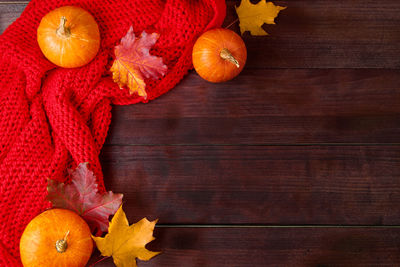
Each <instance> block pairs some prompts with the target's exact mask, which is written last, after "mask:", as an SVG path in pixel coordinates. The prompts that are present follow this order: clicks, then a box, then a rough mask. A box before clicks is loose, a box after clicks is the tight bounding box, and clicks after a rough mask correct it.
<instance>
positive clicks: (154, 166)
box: [101, 146, 400, 225]
mask: <svg viewBox="0 0 400 267" xmlns="http://www.w3.org/2000/svg"><path fill="white" fill-rule="evenodd" d="M101 159H102V166H103V170H104V176H105V183H106V186H107V188H108V190H112V191H114V192H119V193H123V194H124V195H125V196H124V203H125V204H124V208H125V210H126V211H127V213H128V214H131V216H136V217H145V216H146V217H149V218H152V219H155V218H159V219H160V223H162V224H175V223H177V224H285V225H287V224H325V225H332V224H340V225H342V224H348V225H398V224H400V205H399V202H400V182H399V177H400V146H106V147H104V148H103V152H102V155H101Z"/></svg>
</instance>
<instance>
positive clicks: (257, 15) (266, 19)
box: [235, 0, 286, 36]
mask: <svg viewBox="0 0 400 267" xmlns="http://www.w3.org/2000/svg"><path fill="white" fill-rule="evenodd" d="M235 8H236V13H237V15H238V17H239V21H240V23H239V27H240V32H241V33H242V34H243V33H244V32H245V31H250V34H251V35H257V36H260V35H268V33H267V32H266V31H264V30H263V28H261V26H262V25H263V24H264V23H267V24H275V21H274V20H275V18H276V17H277V16H278V14H279V12H280V11H281V10H283V9H285V8H286V7H282V6H276V5H274V4H273V3H272V2H268V3H267V2H266V0H261V1H260V2H258V3H257V4H252V3H251V2H250V0H242V1H241V2H240V5H239V6H238V7H236V6H235Z"/></svg>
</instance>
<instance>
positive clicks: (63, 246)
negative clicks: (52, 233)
mask: <svg viewBox="0 0 400 267" xmlns="http://www.w3.org/2000/svg"><path fill="white" fill-rule="evenodd" d="M68 235H69V230H68V231H67V233H66V234H65V236H64V238H63V239H60V240H57V241H56V250H57V252H58V253H64V252H65V251H66V250H67V248H68V243H67V237H68Z"/></svg>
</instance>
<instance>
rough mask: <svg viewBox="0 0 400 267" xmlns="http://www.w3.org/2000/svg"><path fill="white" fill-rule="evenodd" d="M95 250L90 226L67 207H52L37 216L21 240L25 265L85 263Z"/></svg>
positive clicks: (22, 258)
mask: <svg viewBox="0 0 400 267" xmlns="http://www.w3.org/2000/svg"><path fill="white" fill-rule="evenodd" d="M92 249H93V241H92V237H91V233H90V229H89V226H88V225H87V224H86V222H85V221H84V220H83V219H82V218H81V217H80V216H79V215H78V214H76V213H75V212H73V211H70V210H65V209H50V210H47V211H45V212H43V213H41V214H39V215H38V216H36V217H35V218H34V219H33V220H32V221H31V222H30V223H29V224H28V225H27V226H26V228H25V231H24V233H23V234H22V237H21V240H20V254H21V261H22V264H23V265H24V266H32V267H33V266H70V267H78V266H79V267H80V266H85V264H86V263H87V262H88V260H89V258H90V256H91V253H92Z"/></svg>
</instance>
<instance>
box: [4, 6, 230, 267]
mask: <svg viewBox="0 0 400 267" xmlns="http://www.w3.org/2000/svg"><path fill="white" fill-rule="evenodd" d="M65 5H75V6H80V7H82V8H84V9H86V10H87V11H89V12H90V13H91V14H92V15H93V16H94V17H95V19H96V21H97V23H98V25H99V28H100V34H101V38H102V40H101V48H100V50H99V53H98V54H97V56H96V58H95V59H94V60H93V61H91V62H90V63H89V64H88V65H86V66H84V67H81V68H77V69H62V68H58V67H56V66H54V65H53V64H52V63H50V62H49V61H48V60H46V58H45V57H44V56H43V54H42V53H41V51H40V49H39V46H38V44H37V40H36V30H37V27H38V26H39V23H40V20H41V18H42V17H43V16H44V15H45V14H47V13H48V12H49V11H51V10H53V9H55V8H57V7H60V6H65ZM225 8H226V7H225V2H224V1H223V0H196V1H195V0H153V1H142V0H137V1H135V0H58V1H54V0H33V1H31V2H30V3H29V4H28V6H27V7H26V9H25V10H24V12H23V13H22V15H21V16H20V18H18V19H17V20H16V21H15V22H14V23H13V24H12V25H10V26H9V27H8V28H7V29H6V31H5V32H4V33H3V34H2V35H1V36H0V101H1V105H0V116H1V119H0V266H20V265H21V262H20V260H19V239H20V237H21V234H22V232H23V230H24V228H25V226H26V225H27V224H28V223H29V221H31V220H32V218H34V217H35V216H36V215H38V214H39V213H41V212H42V211H43V210H45V209H46V208H49V207H50V204H49V202H48V201H46V194H47V191H46V186H47V178H51V179H56V180H58V181H62V182H68V175H67V171H66V169H67V168H73V167H75V166H77V164H79V163H81V162H89V164H90V165H89V166H90V168H91V169H92V170H93V172H94V173H95V175H96V177H97V179H98V181H97V182H98V185H99V190H100V191H101V192H104V191H105V188H104V183H103V176H102V171H101V166H100V163H99V159H98V156H99V152H100V149H101V147H102V145H103V143H104V140H105V138H106V135H107V130H108V127H109V124H110V121H111V104H117V105H126V104H133V103H139V102H145V101H147V100H152V99H154V98H156V97H158V96H160V95H162V94H163V93H165V92H167V91H168V90H170V89H171V88H172V87H174V86H175V85H176V84H177V83H178V82H179V81H180V80H181V79H182V78H183V76H184V75H185V74H186V73H187V71H188V70H189V69H190V68H191V67H192V58H191V51H192V47H193V44H194V42H195V40H196V38H197V37H198V36H199V35H200V34H201V33H202V32H204V31H205V30H207V29H210V28H213V27H218V26H220V25H221V24H222V21H223V19H224V17H225ZM131 25H132V26H133V29H134V31H135V34H140V33H141V32H142V31H143V30H146V31H148V32H158V33H159V34H160V37H159V39H158V41H157V43H156V44H155V45H154V47H153V48H152V50H151V53H152V54H154V55H156V56H161V57H162V58H163V61H164V63H165V64H166V65H167V66H168V72H167V74H166V75H165V76H164V77H163V78H161V79H159V80H145V82H146V84H147V87H146V91H147V94H148V99H147V100H144V99H143V98H140V97H138V96H137V95H129V93H128V90H127V89H123V90H121V89H119V87H118V86H117V85H116V84H115V83H114V82H113V81H112V80H111V78H110V73H109V68H110V66H111V63H112V60H113V56H114V46H115V45H116V44H118V43H119V41H120V39H121V37H123V36H124V35H125V34H126V33H127V31H128V29H129V28H130V26H131ZM155 130H157V129H155Z"/></svg>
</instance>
